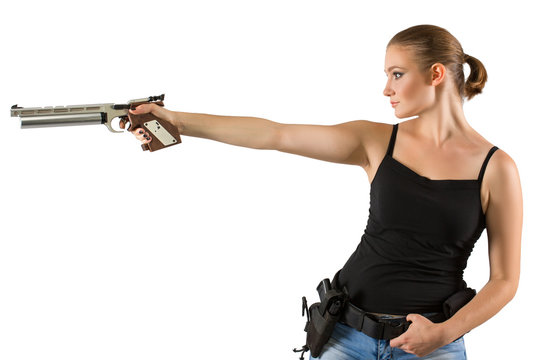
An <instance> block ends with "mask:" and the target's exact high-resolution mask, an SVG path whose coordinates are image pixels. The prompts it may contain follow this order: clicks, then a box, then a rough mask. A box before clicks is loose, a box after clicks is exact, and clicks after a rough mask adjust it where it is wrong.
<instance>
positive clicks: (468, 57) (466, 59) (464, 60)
mask: <svg viewBox="0 0 540 360" xmlns="http://www.w3.org/2000/svg"><path fill="white" fill-rule="evenodd" d="M470 58H471V57H470V56H469V55H467V54H465V53H463V62H464V63H466V62H467V61H468V60H469V59H470Z"/></svg>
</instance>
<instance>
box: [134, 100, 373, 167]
mask: <svg viewBox="0 0 540 360" xmlns="http://www.w3.org/2000/svg"><path fill="white" fill-rule="evenodd" d="M146 112H152V113H154V114H155V115H156V116H159V117H160V118H163V119H166V120H167V121H170V122H171V123H173V124H174V125H175V126H176V127H177V128H178V129H179V131H180V134H182V135H186V136H194V137H200V138H205V139H210V140H215V141H219V142H223V143H227V144H231V145H236V146H243V147H248V148H252V149H267V150H278V151H282V152H286V153H290V154H296V155H301V156H306V157H310V158H314V159H318V160H324V161H330V162H336V163H343V164H354V165H362V166H363V165H365V164H366V163H367V157H366V154H365V144H366V141H367V140H368V139H369V137H370V136H372V134H373V126H374V125H373V124H375V123H373V122H370V121H367V120H356V121H350V122H346V123H342V124H336V125H303V124H282V123H277V122H274V121H270V120H267V119H263V118H258V117H245V116H222V115H210V114H199V113H187V112H173V111H170V110H167V109H164V108H161V107H159V106H155V105H152V104H147V105H146V104H145V105H141V106H139V107H138V108H137V109H136V110H135V111H133V112H132V113H134V114H141V113H146ZM135 135H138V134H135ZM138 138H139V139H140V140H142V141H149V140H145V139H144V138H143V134H140V135H139V136H138ZM150 140H151V139H150Z"/></svg>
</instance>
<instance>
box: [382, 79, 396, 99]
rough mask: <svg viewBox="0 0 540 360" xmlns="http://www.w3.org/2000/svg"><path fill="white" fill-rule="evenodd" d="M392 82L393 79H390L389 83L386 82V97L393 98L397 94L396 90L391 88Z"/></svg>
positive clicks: (384, 92) (384, 91)
mask: <svg viewBox="0 0 540 360" xmlns="http://www.w3.org/2000/svg"><path fill="white" fill-rule="evenodd" d="M390 80H391V79H388V81H387V82H386V86H385V87H384V90H383V95H384V96H392V95H394V94H395V92H394V90H393V89H392V88H391V87H390Z"/></svg>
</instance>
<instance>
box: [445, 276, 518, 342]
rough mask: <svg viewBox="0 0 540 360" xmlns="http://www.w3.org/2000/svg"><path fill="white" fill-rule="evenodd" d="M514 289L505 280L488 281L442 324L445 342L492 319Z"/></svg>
mask: <svg viewBox="0 0 540 360" xmlns="http://www.w3.org/2000/svg"><path fill="white" fill-rule="evenodd" d="M516 289H517V285H515V284H513V283H512V282H510V281H507V280H502V279H497V280H490V281H488V283H487V284H486V285H485V286H484V287H483V288H482V290H481V291H480V292H478V294H476V296H475V297H474V298H473V299H472V300H471V301H470V302H469V303H468V304H467V305H465V306H464V307H463V308H461V309H460V310H459V311H458V312H457V313H456V314H455V315H454V316H452V317H451V318H450V319H448V320H446V321H445V322H444V323H442V325H443V326H444V333H445V337H446V340H447V342H448V343H450V342H452V341H454V340H455V339H457V338H459V337H460V336H462V335H464V334H465V333H467V332H469V331H471V330H472V329H474V328H475V327H477V326H478V325H480V324H482V323H484V322H486V321H487V320H489V319H490V318H492V317H493V316H494V315H495V314H496V313H498V312H499V311H500V310H501V309H502V308H503V307H504V306H505V305H506V304H507V303H508V302H509V301H510V300H512V298H513V297H514V295H515V293H516Z"/></svg>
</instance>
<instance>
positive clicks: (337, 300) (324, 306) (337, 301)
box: [293, 272, 348, 359]
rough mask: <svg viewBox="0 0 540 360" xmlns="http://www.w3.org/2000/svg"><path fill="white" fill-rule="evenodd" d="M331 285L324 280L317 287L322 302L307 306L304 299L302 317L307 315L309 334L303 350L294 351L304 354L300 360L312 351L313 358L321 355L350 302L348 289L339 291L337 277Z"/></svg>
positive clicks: (306, 328) (307, 330) (306, 327)
mask: <svg viewBox="0 0 540 360" xmlns="http://www.w3.org/2000/svg"><path fill="white" fill-rule="evenodd" d="M338 275H339V272H338V273H337V274H336V275H335V277H334V280H333V281H332V283H330V280H329V279H324V280H323V281H321V282H320V283H319V286H317V292H318V293H319V298H320V302H316V303H314V304H312V305H311V306H310V307H309V308H308V306H307V300H306V297H305V296H303V297H302V316H304V315H305V314H306V313H307V322H306V326H305V328H304V331H305V332H307V336H306V345H304V346H303V347H302V348H301V349H299V350H297V349H293V351H295V352H300V351H301V352H302V354H301V356H300V359H303V355H304V352H306V351H308V350H309V351H310V352H311V356H312V357H315V358H316V357H318V356H319V355H320V354H321V351H322V348H323V346H324V345H325V344H326V343H327V342H328V339H330V336H331V335H332V332H333V331H334V327H335V325H336V323H337V322H338V320H339V319H340V317H341V314H342V310H343V308H344V306H345V304H346V302H347V301H348V295H347V291H346V289H345V288H344V289H339V288H338V286H337V277H338Z"/></svg>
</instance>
